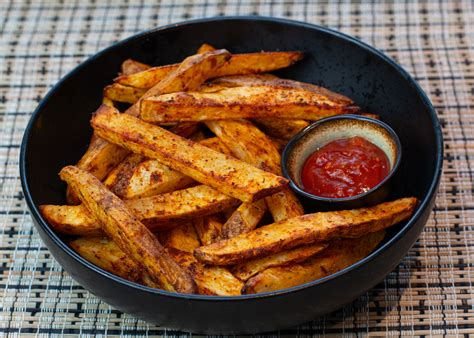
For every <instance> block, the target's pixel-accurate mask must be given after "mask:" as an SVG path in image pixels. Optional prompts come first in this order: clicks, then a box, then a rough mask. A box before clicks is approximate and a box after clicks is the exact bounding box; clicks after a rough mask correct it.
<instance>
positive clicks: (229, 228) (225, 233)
mask: <svg viewBox="0 0 474 338" xmlns="http://www.w3.org/2000/svg"><path fill="white" fill-rule="evenodd" d="M266 211H267V204H266V203H265V199H263V198H262V199H261V200H258V201H256V202H252V203H242V204H241V205H240V206H239V207H238V208H237V209H236V210H235V211H234V212H233V213H232V215H231V216H230V217H229V218H228V219H227V221H226V222H225V223H224V225H223V226H222V235H221V237H222V238H223V239H228V238H232V237H235V236H237V235H240V234H243V233H246V232H249V231H252V230H253V229H255V228H256V227H257V225H258V223H259V222H260V220H261V219H262V217H263V215H264V214H265V212H266Z"/></svg>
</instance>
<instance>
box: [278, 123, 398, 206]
mask: <svg viewBox="0 0 474 338" xmlns="http://www.w3.org/2000/svg"><path fill="white" fill-rule="evenodd" d="M340 120H357V121H363V122H364V123H370V124H374V125H377V126H379V127H381V128H382V129H384V130H385V131H387V132H388V134H389V135H390V137H391V138H392V140H393V142H394V143H395V146H396V158H395V163H394V164H393V166H392V168H390V171H389V173H388V175H387V176H385V177H384V179H383V180H382V181H380V182H379V183H378V184H377V185H375V186H373V187H372V188H370V189H369V190H367V191H366V192H363V193H361V194H358V195H354V196H349V197H341V198H333V197H324V196H318V195H314V194H312V193H310V192H307V191H306V190H304V189H303V188H300V187H299V186H298V185H297V184H296V182H295V180H293V178H292V176H291V175H290V173H289V170H288V166H287V164H288V157H289V156H290V155H289V154H290V152H291V151H292V150H293V149H294V147H295V145H296V144H298V142H299V141H300V140H301V139H302V138H303V137H304V136H305V135H306V134H307V133H308V132H310V131H311V130H313V129H315V128H317V127H319V126H320V125H323V124H325V123H331V122H332V121H340ZM384 152H385V151H384ZM402 153H403V151H402V144H401V142H400V138H399V137H398V135H397V133H395V131H394V130H393V129H392V127H390V126H389V125H388V124H387V123H385V122H383V121H380V120H377V119H373V118H370V117H367V116H362V115H355V114H341V115H336V116H331V117H326V118H324V119H321V120H317V121H315V122H313V123H311V124H310V125H309V126H307V127H305V128H303V130H300V131H299V132H298V133H297V134H296V135H295V136H293V137H292V138H291V139H290V141H288V143H287V144H286V146H285V148H284V149H283V152H282V155H281V170H282V172H283V176H285V177H286V178H287V179H288V180H289V181H290V187H291V188H292V189H293V190H294V191H296V192H297V193H298V194H300V195H302V196H304V197H307V198H310V199H312V200H315V201H320V202H326V203H334V204H338V203H345V202H352V201H356V200H358V199H361V198H364V197H366V196H367V195H370V194H372V193H373V192H374V191H376V190H378V189H380V188H381V187H382V186H383V185H384V184H385V183H387V182H388V181H389V180H390V179H391V178H392V177H393V175H395V173H396V172H397V169H398V167H399V166H400V162H401V159H402ZM306 159H307V158H306Z"/></svg>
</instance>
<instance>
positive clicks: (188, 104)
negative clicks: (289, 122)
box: [140, 86, 358, 123]
mask: <svg viewBox="0 0 474 338" xmlns="http://www.w3.org/2000/svg"><path fill="white" fill-rule="evenodd" d="M140 109H141V110H140V116H141V118H142V119H144V120H145V121H149V122H157V123H169V122H184V121H204V120H219V119H220V120H223V119H238V118H261V117H277V118H293V119H305V120H318V119H321V118H323V117H328V116H333V115H338V114H347V113H354V112H357V111H358V108H357V107H354V106H349V105H346V104H340V103H338V102H335V101H332V100H331V99H329V98H328V97H327V96H323V95H320V94H315V93H312V92H310V91H306V90H302V89H288V88H274V87H271V86H254V87H232V88H224V89H221V90H219V91H216V92H210V93H205V92H196V91H194V92H193V91H189V92H174V93H171V94H165V95H158V96H151V97H147V98H145V99H144V100H142V103H141V108H140Z"/></svg>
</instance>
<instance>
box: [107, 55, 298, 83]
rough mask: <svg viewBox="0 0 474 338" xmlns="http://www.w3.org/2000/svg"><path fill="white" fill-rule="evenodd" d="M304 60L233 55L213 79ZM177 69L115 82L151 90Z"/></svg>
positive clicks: (153, 71) (159, 69)
mask: <svg viewBox="0 0 474 338" xmlns="http://www.w3.org/2000/svg"><path fill="white" fill-rule="evenodd" d="M207 53H210V52H207ZM302 58H303V53H301V52H291V51H290V52H260V53H247V54H233V55H232V58H231V59H230V60H229V62H227V63H225V64H224V65H222V67H220V68H218V69H217V70H216V71H215V72H214V74H213V75H212V77H221V76H227V75H244V74H254V73H265V72H271V71H274V70H277V69H281V68H285V67H288V66H291V65H292V64H294V63H296V62H297V61H299V60H301V59H302ZM177 67H178V64H174V65H167V66H160V67H153V68H150V69H147V70H145V71H142V72H140V73H135V74H131V75H122V76H119V77H118V78H116V79H115V80H114V81H115V82H117V83H120V84H123V85H126V86H132V87H136V88H150V87H152V86H154V85H156V84H157V83H158V82H159V81H161V80H162V79H163V78H164V77H165V76H167V75H168V74H169V73H170V72H172V71H174V70H175V69H176V68H177Z"/></svg>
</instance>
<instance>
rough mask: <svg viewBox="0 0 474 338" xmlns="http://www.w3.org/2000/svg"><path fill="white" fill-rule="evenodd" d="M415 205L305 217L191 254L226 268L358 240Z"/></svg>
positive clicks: (408, 212)
mask: <svg viewBox="0 0 474 338" xmlns="http://www.w3.org/2000/svg"><path fill="white" fill-rule="evenodd" d="M416 203H417V200H416V198H401V199H398V200H395V201H393V202H385V203H381V204H379V205H376V206H373V207H369V208H361V209H354V210H342V211H330V212H318V213H314V214H307V215H303V216H299V217H294V218H290V219H287V220H285V221H281V222H277V223H273V224H270V225H267V226H263V227H261V228H258V229H256V230H253V231H251V232H248V233H246V234H242V235H239V236H237V237H234V238H231V239H227V240H224V241H220V242H217V243H214V244H211V245H207V246H202V247H200V248H197V249H196V250H195V251H194V254H195V256H196V257H197V258H198V259H199V260H200V261H202V262H204V263H208V264H214V265H230V264H236V263H241V262H243V261H245V260H247V259H250V258H257V257H263V256H266V255H270V254H272V253H277V252H281V251H283V250H287V249H291V248H294V247H296V246H298V245H303V244H310V243H316V242H323V241H330V240H332V239H336V238H352V237H360V236H363V235H365V234H367V233H371V232H377V231H380V230H383V229H385V228H387V227H389V226H391V225H393V224H396V223H398V222H401V221H403V220H405V219H407V218H409V217H410V216H411V215H412V213H413V211H414V209H415V206H416Z"/></svg>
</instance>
